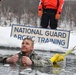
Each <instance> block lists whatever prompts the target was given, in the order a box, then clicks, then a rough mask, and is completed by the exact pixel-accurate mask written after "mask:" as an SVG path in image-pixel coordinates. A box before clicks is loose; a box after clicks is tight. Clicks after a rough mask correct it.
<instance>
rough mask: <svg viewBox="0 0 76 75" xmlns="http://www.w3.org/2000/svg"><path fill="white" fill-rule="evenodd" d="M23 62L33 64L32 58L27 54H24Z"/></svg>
mask: <svg viewBox="0 0 76 75" xmlns="http://www.w3.org/2000/svg"><path fill="white" fill-rule="evenodd" d="M22 63H23V64H26V65H29V66H30V65H32V61H31V60H30V58H29V57H27V56H23V57H22Z"/></svg>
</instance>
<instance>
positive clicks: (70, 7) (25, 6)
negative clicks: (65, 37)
mask: <svg viewBox="0 0 76 75" xmlns="http://www.w3.org/2000/svg"><path fill="white" fill-rule="evenodd" d="M38 4H39V0H2V1H0V26H10V25H12V24H22V25H34V26H39V25H40V24H39V23H40V19H39V17H38V13H37V11H38V9H37V7H38ZM75 6H76V1H75V0H67V1H66V0H65V3H64V6H63V12H62V14H61V19H60V20H59V27H65V26H66V27H70V28H71V29H72V28H73V27H75V26H76V20H75V19H76V14H75V13H76V7H75Z"/></svg>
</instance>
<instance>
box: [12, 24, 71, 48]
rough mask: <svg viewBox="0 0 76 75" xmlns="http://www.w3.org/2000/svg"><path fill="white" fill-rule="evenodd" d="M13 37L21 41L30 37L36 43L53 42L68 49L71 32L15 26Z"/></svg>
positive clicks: (13, 27)
mask: <svg viewBox="0 0 76 75" xmlns="http://www.w3.org/2000/svg"><path fill="white" fill-rule="evenodd" d="M11 36H13V37H15V38H18V39H20V40H23V39H24V38H26V37H29V38H32V39H33V40H34V42H35V43H48V42H52V43H54V44H57V45H60V46H62V47H64V48H68V44H69V36H70V31H64V30H52V29H44V28H35V27H26V26H23V25H13V26H12V29H11Z"/></svg>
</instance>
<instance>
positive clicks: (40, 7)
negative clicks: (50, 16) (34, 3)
mask: <svg viewBox="0 0 76 75" xmlns="http://www.w3.org/2000/svg"><path fill="white" fill-rule="evenodd" d="M42 14H43V0H40V2H39V6H38V16H39V17H41V16H42Z"/></svg>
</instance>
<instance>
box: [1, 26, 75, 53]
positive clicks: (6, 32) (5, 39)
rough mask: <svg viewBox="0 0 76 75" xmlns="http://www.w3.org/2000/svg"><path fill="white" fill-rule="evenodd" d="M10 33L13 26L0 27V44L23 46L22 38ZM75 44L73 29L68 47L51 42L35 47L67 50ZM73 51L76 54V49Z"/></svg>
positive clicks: (35, 46)
mask: <svg viewBox="0 0 76 75" xmlns="http://www.w3.org/2000/svg"><path fill="white" fill-rule="evenodd" d="M10 34H11V27H0V46H9V47H21V42H22V40H19V39H17V38H14V37H10ZM46 45H47V46H46ZM75 45H76V31H75V32H74V31H72V32H71V33H70V39H69V47H68V49H65V48H62V47H60V46H59V45H55V44H53V43H51V42H49V43H43V44H39V43H35V45H34V49H39V50H49V51H51V50H53V51H61V52H66V51H67V50H70V49H71V48H72V47H74V46H75ZM73 53H75V54H76V50H75V51H73Z"/></svg>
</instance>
